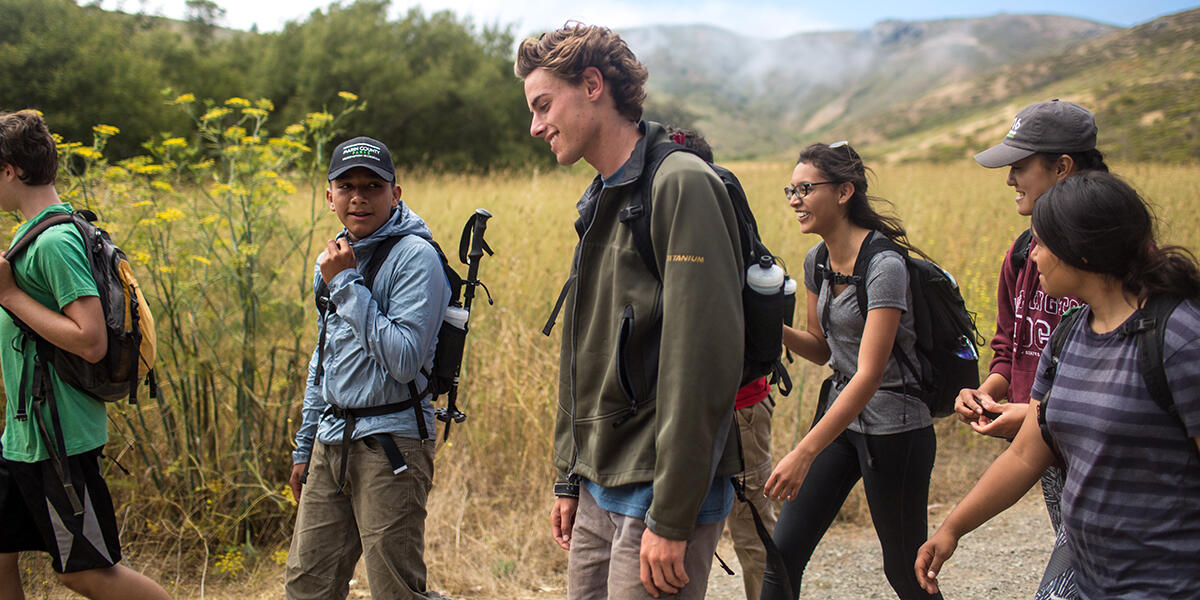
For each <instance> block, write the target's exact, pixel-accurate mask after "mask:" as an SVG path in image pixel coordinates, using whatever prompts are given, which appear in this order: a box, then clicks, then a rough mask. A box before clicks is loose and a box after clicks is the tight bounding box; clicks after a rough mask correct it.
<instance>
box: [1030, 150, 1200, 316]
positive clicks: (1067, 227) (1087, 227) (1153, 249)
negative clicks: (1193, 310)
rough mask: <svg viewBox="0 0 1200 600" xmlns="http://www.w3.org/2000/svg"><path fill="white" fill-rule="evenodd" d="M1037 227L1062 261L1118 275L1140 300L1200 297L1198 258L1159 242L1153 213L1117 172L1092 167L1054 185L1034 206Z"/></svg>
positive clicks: (1034, 220)
mask: <svg viewBox="0 0 1200 600" xmlns="http://www.w3.org/2000/svg"><path fill="white" fill-rule="evenodd" d="M1033 230H1034V231H1035V232H1037V236H1038V239H1039V240H1041V243H1043V244H1045V245H1046V247H1047V248H1049V249H1050V251H1051V252H1053V253H1054V255H1055V256H1056V257H1058V259H1059V260H1061V261H1063V262H1065V263H1067V264H1069V265H1071V266H1073V267H1075V268H1077V269H1081V270H1084V271H1090V272H1093V273H1102V274H1106V275H1111V276H1113V277H1116V278H1117V279H1118V280H1120V281H1121V286H1122V287H1123V288H1124V289H1125V290H1126V291H1127V292H1129V293H1131V294H1133V295H1135V296H1137V297H1138V298H1140V299H1143V300H1144V299H1146V298H1148V297H1150V296H1152V295H1155V294H1172V295H1177V296H1182V297H1184V298H1197V297H1200V269H1198V268H1197V266H1196V257H1195V256H1193V255H1192V253H1191V252H1189V251H1188V250H1187V249H1185V248H1182V247H1179V246H1160V245H1158V243H1157V242H1156V241H1155V239H1154V230H1155V218H1154V215H1153V213H1152V212H1151V211H1150V208H1149V207H1148V206H1147V205H1146V203H1145V201H1144V200H1142V197H1141V196H1139V195H1138V193H1137V191H1136V190H1134V189H1133V188H1132V187H1130V186H1129V184H1127V183H1125V182H1124V181H1122V180H1121V179H1120V178H1119V177H1117V176H1116V175H1112V174H1110V173H1105V172H1102V171H1088V172H1085V173H1081V174H1079V175H1075V176H1073V177H1068V178H1066V179H1064V180H1062V181H1060V182H1058V183H1056V184H1054V187H1051V188H1050V189H1049V190H1048V191H1047V192H1046V193H1045V194H1044V195H1042V197H1041V198H1039V199H1038V202H1037V204H1035V205H1034V208H1033Z"/></svg>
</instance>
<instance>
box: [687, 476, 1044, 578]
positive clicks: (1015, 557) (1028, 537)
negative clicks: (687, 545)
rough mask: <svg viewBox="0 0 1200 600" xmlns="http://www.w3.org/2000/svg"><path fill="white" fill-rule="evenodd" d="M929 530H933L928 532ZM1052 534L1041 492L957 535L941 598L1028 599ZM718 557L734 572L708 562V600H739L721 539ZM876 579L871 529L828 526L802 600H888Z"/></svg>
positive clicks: (937, 510) (942, 513) (938, 510)
mask: <svg viewBox="0 0 1200 600" xmlns="http://www.w3.org/2000/svg"><path fill="white" fill-rule="evenodd" d="M950 508H952V507H950V506H934V507H931V511H930V512H931V514H930V519H929V521H930V524H931V527H936V525H938V524H940V523H941V522H942V520H943V519H944V518H945V517H946V515H947V514H948V513H949V511H950ZM930 531H931V532H932V529H931V530H930ZM1053 543H1054V535H1053V533H1052V530H1051V528H1050V519H1049V517H1047V516H1046V507H1045V504H1043V503H1042V500H1041V491H1040V488H1037V487H1036V486H1035V489H1034V490H1033V491H1031V492H1030V493H1029V494H1027V495H1026V496H1025V498H1023V499H1022V500H1021V501H1020V502H1018V503H1017V504H1016V505H1015V506H1013V507H1012V508H1010V509H1008V510H1007V511H1005V512H1004V513H1002V514H1001V515H1000V516H998V517H996V518H994V519H992V520H991V521H990V522H988V523H986V524H985V525H984V526H983V527H980V528H979V529H977V530H976V531H974V532H972V533H971V534H970V535H967V536H966V537H964V538H963V539H962V540H961V541H960V542H959V546H958V550H957V551H955V553H954V556H953V558H951V559H950V561H949V562H948V563H947V564H946V565H945V567H944V568H943V569H942V573H941V575H940V576H939V577H938V579H939V580H940V582H941V587H942V595H943V596H944V597H945V598H946V599H947V600H957V599H966V600H974V599H980V600H982V599H987V600H1007V599H1018V598H1030V597H1032V596H1033V592H1034V591H1035V589H1036V588H1037V584H1038V581H1040V580H1041V576H1042V569H1043V568H1044V567H1045V561H1046V558H1047V557H1048V556H1049V552H1050V547H1051V546H1052V545H1053ZM717 551H718V552H719V553H720V554H721V558H724V559H725V561H726V562H727V563H729V565H730V567H732V568H733V570H734V571H735V572H737V573H738V575H737V576H736V577H734V576H730V575H728V574H726V573H725V572H724V571H722V570H721V567H720V566H719V565H716V563H715V561H714V569H713V573H712V575H711V576H710V578H709V586H708V595H707V597H708V598H709V599H711V600H742V599H743V598H745V595H744V592H743V591H742V578H741V571H740V569H739V567H738V566H737V564H736V563H737V556H736V555H735V554H734V552H733V546H732V544H731V543H730V542H729V540H728V537H726V539H723V540H722V541H721V544H720V545H719V546H718V548H717ZM895 597H896V595H895V593H894V592H892V588H891V586H889V585H888V583H887V579H885V578H884V576H883V563H882V559H881V558H880V553H879V541H878V540H877V539H876V537H875V531H874V530H873V529H872V528H871V527H869V526H867V527H859V526H851V525H842V526H838V525H835V526H834V527H833V528H831V529H830V530H829V532H828V533H827V534H826V535H825V538H824V539H823V540H821V544H820V545H819V546H817V551H816V554H815V555H814V556H813V559H812V561H811V562H810V563H809V565H808V568H807V569H806V571H805V577H804V587H803V590H802V592H801V594H800V598H801V599H813V600H815V599H818V598H820V599H829V600H842V599H845V600H859V599H862V600H873V599H878V600H888V599H893V598H895Z"/></svg>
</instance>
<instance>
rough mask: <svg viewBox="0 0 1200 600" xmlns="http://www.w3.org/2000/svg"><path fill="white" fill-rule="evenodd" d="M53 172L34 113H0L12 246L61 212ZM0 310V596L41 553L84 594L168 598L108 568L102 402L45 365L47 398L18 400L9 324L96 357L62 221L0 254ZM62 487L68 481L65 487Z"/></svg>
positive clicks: (19, 382) (73, 241)
mask: <svg viewBox="0 0 1200 600" xmlns="http://www.w3.org/2000/svg"><path fill="white" fill-rule="evenodd" d="M57 171H58V152H57V150H56V149H55V144H54V139H53V137H51V135H50V132H49V130H48V129H47V128H46V123H45V121H44V120H43V119H42V116H41V115H40V114H39V113H37V112H36V111H32V110H23V111H19V112H15V113H0V210H6V211H18V212H20V213H21V215H22V216H23V217H24V218H25V219H26V222H25V223H24V224H23V225H22V226H21V227H20V228H18V229H17V233H16V235H15V236H14V241H15V240H16V239H20V237H21V236H22V235H24V234H25V233H26V232H27V231H28V230H29V229H30V227H31V226H32V225H33V224H35V223H37V222H38V221H40V220H41V219H42V218H44V217H46V216H48V215H50V214H53V213H56V212H65V213H70V212H71V211H72V208H71V206H70V205H69V204H66V203H64V202H61V201H60V200H59V198H58V192H57V191H56V190H55V188H54V178H55V175H56V174H57ZM0 307H3V309H4V311H3V312H0V368H2V369H3V375H4V392H5V396H6V405H5V410H4V433H3V435H2V436H0V447H2V449H0V530H3V531H4V535H3V536H0V598H2V599H5V600H7V599H10V598H17V599H19V598H24V593H23V592H22V590H21V573H20V570H19V568H18V562H17V557H18V552H21V551H30V550H34V551H44V552H48V553H49V554H50V556H51V559H52V566H53V568H54V570H55V571H56V572H57V573H58V577H59V580H60V581H61V582H62V583H63V584H64V585H66V586H67V587H68V588H70V589H71V590H73V591H75V592H76V593H79V594H81V595H83V596H86V597H88V598H122V599H141V598H145V599H158V598H168V596H167V593H166V591H164V590H163V589H162V587H161V586H159V585H158V584H157V583H155V582H154V581H153V580H151V579H149V578H147V577H146V576H144V575H142V574H141V573H138V572H137V571H134V570H133V569H130V568H128V567H125V566H123V565H120V564H117V563H118V562H119V561H120V560H121V547H120V542H119V540H118V537H117V522H116V515H115V514H114V512H113V507H112V498H111V497H110V496H109V493H108V486H107V485H106V484H105V482H104V477H103V476H102V475H101V473H100V465H99V459H100V452H101V450H102V449H103V447H104V443H105V442H106V441H107V440H108V431H107V421H106V418H105V408H104V404H103V403H101V402H100V401H97V400H94V399H92V398H91V397H90V396H88V395H87V394H85V393H84V392H82V391H80V390H78V389H76V388H74V387H73V386H71V385H69V384H67V383H64V382H63V381H62V380H60V379H59V378H58V375H57V374H55V373H54V367H53V366H49V365H48V366H47V369H48V370H49V377H50V382H51V389H52V390H53V396H52V398H51V399H50V400H49V401H48V402H37V403H33V402H31V401H30V400H31V398H30V397H29V396H30V393H29V391H30V383H31V382H32V380H33V376H32V373H33V367H34V354H35V352H36V350H35V344H34V342H33V340H30V339H26V336H25V335H24V334H22V333H21V331H20V330H19V329H18V328H17V326H16V325H15V324H14V318H16V319H20V320H21V321H23V322H24V323H25V324H26V325H28V326H29V327H30V328H31V329H33V331H34V332H36V333H37V334H38V335H39V336H41V337H42V338H44V339H45V340H46V341H48V342H49V343H51V344H53V345H55V346H57V347H58V348H61V349H63V350H66V351H68V352H72V353H74V354H77V355H79V356H81V357H83V358H84V359H86V360H88V361H91V362H96V361H99V360H100V359H101V358H103V357H104V355H105V352H106V351H107V337H106V336H107V334H106V332H105V326H104V313H103V311H102V309H101V306H100V298H99V297H98V296H97V290H96V282H95V280H94V279H92V275H91V270H90V268H89V266H88V260H87V255H86V254H85V251H84V246H83V238H82V237H81V236H80V234H79V231H78V230H77V229H76V228H75V227H74V225H72V224H70V223H66V224H62V225H56V226H54V227H51V228H50V229H47V230H46V231H45V232H44V233H43V234H42V235H40V236H38V238H37V240H36V241H34V243H33V244H32V245H31V246H30V247H29V249H28V250H27V252H26V254H25V255H24V256H22V257H21V258H20V259H18V264H16V265H12V264H10V263H9V262H8V260H7V259H5V258H0ZM19 406H23V407H24V409H25V411H27V412H26V414H21V413H22V411H19V410H18V407H19ZM51 406H54V407H56V408H57V412H58V420H59V422H60V423H61V435H62V438H63V447H65V448H66V456H65V457H59V458H61V459H62V460H61V461H60V463H54V462H53V461H52V460H51V459H50V457H51V454H50V452H49V451H48V447H49V445H50V444H51V443H53V442H52V441H51V440H46V439H44V435H43V434H42V433H41V432H40V431H39V428H38V423H39V421H40V422H41V423H44V424H46V425H47V426H49V424H51V423H52V420H51V419H52V417H51V414H50V412H51ZM48 429H50V431H51V432H53V431H54V429H55V428H53V427H48ZM49 435H58V433H57V432H54V433H49ZM57 468H61V469H62V472H63V475H64V476H63V477H62V478H60V477H59V475H58V472H57V471H56V469H57ZM62 481H70V483H71V486H72V488H73V489H72V488H68V487H67V486H65V485H64V484H63V483H61V482H62ZM70 495H75V496H77V498H76V501H77V502H78V506H79V507H80V510H75V509H73V507H72V497H71V496H70Z"/></svg>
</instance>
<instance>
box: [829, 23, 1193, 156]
mask: <svg viewBox="0 0 1200 600" xmlns="http://www.w3.org/2000/svg"><path fill="white" fill-rule="evenodd" d="M1198 41H1200V9H1196V10H1191V11H1187V12H1183V13H1178V14H1175V15H1170V16H1167V17H1163V18H1161V19H1156V20H1154V21H1151V22H1149V23H1145V24H1142V25H1139V26H1137V27H1133V28H1130V29H1128V30H1122V31H1117V32H1114V33H1111V34H1109V35H1107V36H1104V37H1101V38H1097V39H1094V40H1089V41H1086V42H1083V43H1080V44H1078V45H1076V46H1074V47H1072V48H1070V49H1069V50H1067V51H1065V52H1062V53H1059V54H1056V55H1052V56H1049V57H1046V58H1042V59H1037V60H1031V61H1026V62H1022V63H1017V64H1013V65H1009V66H1006V67H1003V68H1000V69H996V70H994V71H991V72H988V73H986V74H983V75H980V76H978V77H974V78H971V79H968V80H965V81H963V82H961V83H958V84H952V85H946V86H942V87H940V88H936V89H933V90H931V91H930V92H929V93H927V94H925V95H923V96H922V97H920V98H918V99H916V100H915V101H913V102H912V103H910V104H909V105H908V106H896V107H893V108H892V109H891V110H889V111H885V112H881V113H879V114H878V115H875V116H874V117H873V118H870V119H866V120H864V121H862V122H860V123H857V124H847V125H846V127H845V131H848V132H850V133H848V134H846V135H850V136H852V137H855V138H859V137H863V136H867V135H868V132H873V133H876V134H877V135H879V136H880V137H881V138H888V141H887V142H883V143H880V144H878V146H877V147H876V148H875V150H876V151H877V152H878V153H881V154H885V155H886V156H888V157H889V158H893V159H905V160H907V159H928V158H933V159H947V158H958V157H962V156H968V155H971V154H973V153H974V152H975V151H978V150H979V149H982V148H985V147H987V146H989V145H991V144H993V143H995V140H998V139H1000V137H1001V136H1002V135H1003V133H1004V131H1005V129H1006V128H1007V127H1008V125H1009V123H1010V121H1011V119H1012V116H1013V115H1014V114H1016V112H1017V111H1019V110H1020V109H1021V107H1023V106H1025V105H1027V104H1029V103H1031V102H1036V101H1039V100H1046V99H1050V98H1062V99H1064V100H1072V101H1075V102H1079V103H1081V104H1083V105H1085V106H1087V107H1088V108H1090V109H1092V110H1093V111H1094V112H1095V113H1096V122H1097V124H1098V126H1099V128H1100V136H1099V146H1100V148H1101V149H1102V150H1104V151H1105V153H1106V154H1107V155H1108V156H1110V157H1111V158H1116V159H1122V160H1153V161H1159V160H1165V161H1171V162H1182V161H1195V160H1197V159H1200V44H1198Z"/></svg>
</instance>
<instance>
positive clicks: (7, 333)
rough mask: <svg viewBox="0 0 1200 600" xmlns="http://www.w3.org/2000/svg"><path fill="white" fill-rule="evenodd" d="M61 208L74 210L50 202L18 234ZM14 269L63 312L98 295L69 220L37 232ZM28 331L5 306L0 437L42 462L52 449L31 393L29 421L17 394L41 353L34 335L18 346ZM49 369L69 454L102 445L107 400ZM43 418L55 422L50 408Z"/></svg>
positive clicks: (9, 454) (22, 282) (23, 456)
mask: <svg viewBox="0 0 1200 600" xmlns="http://www.w3.org/2000/svg"><path fill="white" fill-rule="evenodd" d="M56 212H64V213H70V212H71V206H70V205H69V204H66V203H60V204H53V205H50V206H48V207H46V209H45V210H43V211H42V212H40V213H38V215H37V216H36V217H34V218H32V219H30V220H29V221H27V222H25V223H24V224H22V225H21V226H20V227H19V228H18V229H17V233H16V235H15V236H13V240H14V241H16V240H18V239H20V238H21V236H23V235H25V232H26V231H28V230H29V228H30V227H31V226H32V225H33V224H34V223H36V222H38V221H40V220H41V219H42V217H45V216H47V215H50V214H51V213H56ZM10 247H11V246H10ZM13 271H14V275H15V277H16V281H17V285H18V286H20V287H21V289H22V290H24V291H25V293H27V294H29V295H30V296H32V297H33V299H35V300H37V301H38V302H41V303H42V304H43V305H44V306H47V307H49V308H51V309H53V310H56V311H58V312H62V308H63V307H64V306H66V305H68V304H70V303H71V302H72V301H74V300H76V299H78V298H81V297H84V296H96V295H98V293H97V291H96V281H95V280H94V279H92V271H91V268H90V267H89V266H88V261H87V255H86V254H85V252H84V248H83V237H82V236H80V235H79V230H78V229H76V228H75V226H74V225H72V224H70V223H64V224H62V225H55V226H54V227H51V228H50V229H47V230H46V231H45V232H43V233H42V234H41V235H40V236H38V238H37V239H36V240H34V242H33V244H32V245H31V246H30V247H29V248H28V249H26V251H25V254H24V255H23V256H21V257H20V258H18V259H17V264H16V265H14V266H13ZM23 337H24V336H22V335H21V331H20V330H19V329H17V326H16V325H15V324H14V323H13V320H12V317H11V316H10V315H9V314H8V311H3V310H0V367H2V368H3V371H4V395H5V398H6V399H7V403H6V405H5V409H4V435H3V437H2V439H0V442H2V443H3V445H4V458H5V459H8V460H13V461H19V462H37V461H39V460H46V459H47V458H49V457H50V455H49V454H47V453H46V447H45V444H44V443H43V440H42V438H41V435H39V434H38V431H37V423H36V422H35V421H34V418H33V414H32V408H31V407H30V406H29V404H28V402H29V399H28V397H26V410H27V411H30V415H29V418H28V419H26V420H24V421H18V420H17V419H16V416H17V399H18V398H20V397H21V390H19V387H20V385H21V382H22V377H21V374H22V373H25V374H26V377H25V378H24V379H25V385H26V389H27V390H28V386H30V385H32V383H33V363H34V355H35V354H36V350H35V349H34V343H33V340H28V341H27V342H26V343H25V344H24V351H21V350H18V348H21V340H22V339H23ZM49 369H50V379H51V382H52V385H53V386H54V398H55V400H56V401H57V403H58V414H59V419H60V420H61V422H62V431H63V438H64V439H65V440H66V448H67V455H74V454H79V453H81V452H87V451H88V450H92V449H94V448H98V447H100V446H103V445H104V443H105V442H107V441H108V422H107V416H106V413H105V409H104V403H103V402H100V401H98V400H96V399H94V398H92V397H90V396H88V395H87V394H85V393H83V392H81V391H79V390H78V389H76V388H74V387H72V386H70V385H68V384H66V383H63V381H62V380H61V379H59V378H58V374H57V373H55V372H54V367H53V366H50V367H49ZM43 418H44V421H45V423H46V425H47V427H51V425H50V423H51V421H50V415H49V411H48V410H44V411H43Z"/></svg>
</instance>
